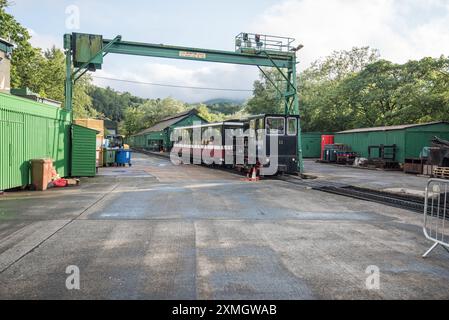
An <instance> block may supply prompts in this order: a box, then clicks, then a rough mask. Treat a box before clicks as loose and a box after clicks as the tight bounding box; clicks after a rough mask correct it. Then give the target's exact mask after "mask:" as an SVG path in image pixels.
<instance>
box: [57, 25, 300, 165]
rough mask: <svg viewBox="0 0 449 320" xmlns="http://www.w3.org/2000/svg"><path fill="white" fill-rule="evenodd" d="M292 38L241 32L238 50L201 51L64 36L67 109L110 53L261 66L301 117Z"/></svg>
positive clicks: (289, 110)
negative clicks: (80, 84)
mask: <svg viewBox="0 0 449 320" xmlns="http://www.w3.org/2000/svg"><path fill="white" fill-rule="evenodd" d="M294 41H295V40H294V39H292V38H285V37H276V36H268V35H259V34H252V33H240V34H239V35H237V36H236V38H235V51H222V50H211V49H199V48H189V47H180V46H170V45H163V44H151V43H139V42H129V41H123V40H122V37H121V36H117V37H115V38H114V39H112V40H109V39H103V36H101V35H93V34H84V33H72V34H66V35H64V49H65V53H66V83H65V108H66V109H67V110H68V111H71V110H72V101H73V85H74V84H75V82H76V81H77V80H78V79H79V78H81V77H82V76H83V75H84V74H85V73H86V72H88V71H96V70H97V69H101V68H102V64H103V58H104V56H106V55H107V54H109V53H115V54H125V55H135V56H146V57H158V58H169V59H183V60H194V61H207V62H218V63H230V64H240V65H251V66H257V67H258V68H259V69H260V71H261V72H262V73H263V74H264V76H265V77H266V78H267V79H268V81H269V82H270V83H271V84H272V85H273V86H274V87H275V88H276V90H277V92H278V94H279V95H280V97H281V98H282V99H283V100H284V102H285V114H286V115H299V101H298V92H297V78H296V64H297V62H296V52H297V51H298V50H299V49H301V48H302V45H300V46H298V47H294V46H293V42H294ZM262 67H271V68H275V69H277V70H278V71H279V73H280V75H281V76H282V78H283V81H282V82H283V83H285V85H282V84H280V83H278V81H275V80H273V79H271V78H270V77H269V76H268V75H267V73H266V72H265V71H264V69H263V68H262ZM298 160H299V161H298V170H299V172H300V173H303V171H304V163H303V157H302V144H301V125H299V128H298Z"/></svg>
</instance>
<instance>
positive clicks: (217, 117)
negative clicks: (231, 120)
mask: <svg viewBox="0 0 449 320" xmlns="http://www.w3.org/2000/svg"><path fill="white" fill-rule="evenodd" d="M194 107H195V108H196V109H197V110H198V112H199V115H200V117H202V118H203V119H204V120H206V121H207V122H220V121H223V120H224V118H225V115H224V114H223V113H215V112H211V110H210V108H209V107H208V106H206V105H205V104H199V105H197V106H194Z"/></svg>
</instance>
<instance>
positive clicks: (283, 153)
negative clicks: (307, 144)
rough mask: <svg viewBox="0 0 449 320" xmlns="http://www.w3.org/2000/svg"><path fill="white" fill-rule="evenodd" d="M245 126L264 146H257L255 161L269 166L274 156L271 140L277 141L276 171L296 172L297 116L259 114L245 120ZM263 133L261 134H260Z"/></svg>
mask: <svg viewBox="0 0 449 320" xmlns="http://www.w3.org/2000/svg"><path fill="white" fill-rule="evenodd" d="M246 125H247V128H249V129H251V130H254V131H255V132H256V133H257V135H258V140H259V141H264V143H265V146H264V147H265V149H266V150H264V151H262V150H263V149H264V148H257V150H258V151H257V161H258V163H259V164H260V165H262V166H265V167H267V166H269V165H270V162H271V161H274V157H275V156H276V155H275V154H274V153H275V149H276V148H273V146H272V145H271V143H272V141H276V143H277V162H278V170H277V171H278V173H281V174H282V173H296V172H297V171H298V157H297V154H298V152H297V150H298V128H299V116H283V115H274V114H271V115H268V114H267V115H260V116H254V117H251V118H249V119H248V120H247V121H246ZM260 135H263V136H260Z"/></svg>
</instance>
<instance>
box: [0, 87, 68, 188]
mask: <svg viewBox="0 0 449 320" xmlns="http://www.w3.org/2000/svg"><path fill="white" fill-rule="evenodd" d="M70 121H71V120H70V113H69V112H66V111H65V110H63V109H61V108H57V107H54V106H49V105H46V104H42V103H38V102H35V101H32V100H29V99H24V98H19V97H16V96H13V95H10V94H4V93H0V190H7V189H11V188H16V187H21V186H26V185H28V184H30V160H32V159H41V158H50V159H52V160H53V161H54V165H55V168H56V171H57V172H58V174H59V175H60V176H61V177H66V176H68V175H69V171H70V167H69V166H70Z"/></svg>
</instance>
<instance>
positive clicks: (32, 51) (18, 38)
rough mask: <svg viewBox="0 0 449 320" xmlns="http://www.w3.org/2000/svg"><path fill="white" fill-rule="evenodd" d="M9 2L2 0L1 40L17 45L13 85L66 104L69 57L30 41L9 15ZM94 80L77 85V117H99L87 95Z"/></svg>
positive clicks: (12, 74)
mask: <svg viewBox="0 0 449 320" xmlns="http://www.w3.org/2000/svg"><path fill="white" fill-rule="evenodd" d="M7 6H8V2H7V1H5V0H0V37H2V38H5V39H8V40H10V41H12V42H13V43H14V44H15V48H14V51H13V55H12V61H11V86H12V87H13V88H29V89H30V90H31V91H33V92H35V93H38V94H39V95H40V96H42V97H44V98H49V99H53V100H57V101H60V102H61V103H62V102H63V101H64V82H65V55H64V53H63V52H62V51H61V50H59V49H56V48H55V47H53V48H51V49H49V50H46V51H45V52H42V50H41V49H38V48H33V47H32V46H31V44H30V42H29V40H30V38H31V37H30V34H29V33H28V30H27V29H26V28H25V27H23V26H22V25H21V24H20V23H19V22H17V21H16V20H15V18H14V17H13V16H12V15H10V14H7V13H6V12H5V8H6V7H7ZM90 83H91V79H90V78H89V77H84V78H83V79H80V81H79V82H78V83H77V84H76V85H75V86H74V92H73V96H74V99H73V113H74V117H75V118H80V117H83V118H84V117H96V116H98V112H96V111H95V110H94V109H93V108H92V100H91V98H90V97H89V96H88V95H87V90H88V89H89V87H90Z"/></svg>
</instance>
